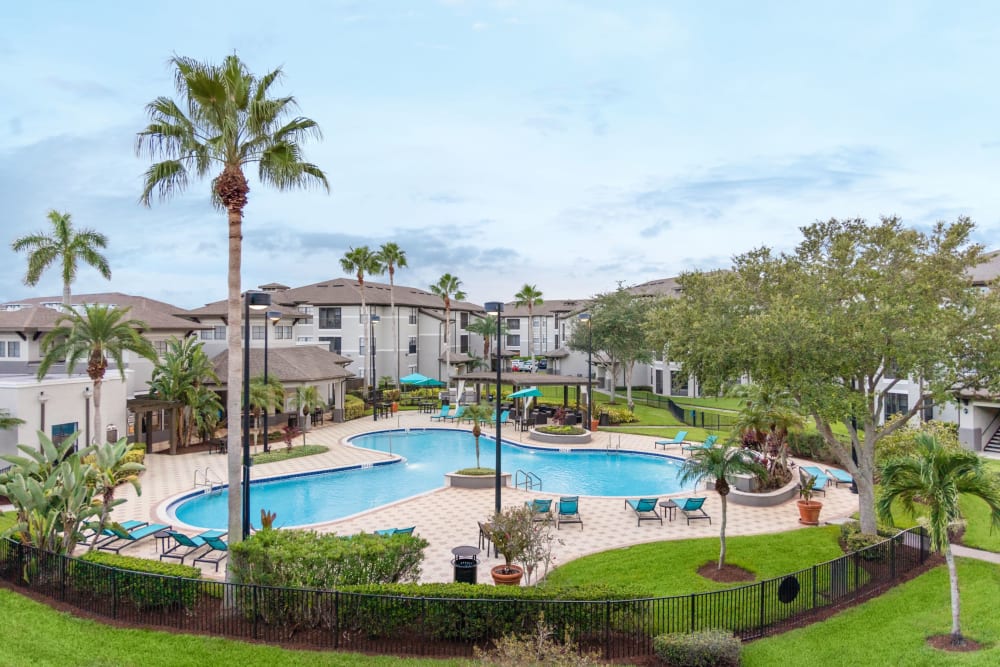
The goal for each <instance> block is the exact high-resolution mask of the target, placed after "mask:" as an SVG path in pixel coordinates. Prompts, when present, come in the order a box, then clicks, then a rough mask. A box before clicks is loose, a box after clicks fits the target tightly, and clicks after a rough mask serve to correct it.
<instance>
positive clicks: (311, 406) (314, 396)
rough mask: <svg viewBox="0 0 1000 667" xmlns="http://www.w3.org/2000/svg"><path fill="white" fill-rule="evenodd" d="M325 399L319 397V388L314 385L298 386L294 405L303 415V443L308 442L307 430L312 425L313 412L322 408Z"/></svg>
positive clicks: (293, 401)
mask: <svg viewBox="0 0 1000 667" xmlns="http://www.w3.org/2000/svg"><path fill="white" fill-rule="evenodd" d="M323 405H324V403H323V399H321V398H320V397H319V389H317V388H316V387H314V386H313V385H308V386H305V387H298V388H297V389H296V390H295V395H294V396H292V407H294V408H295V411H296V412H298V413H300V414H301V415H302V426H303V428H302V444H303V445H304V444H306V431H308V430H309V429H310V427H311V426H312V413H313V412H315V411H316V410H318V409H320V408H322V407H323Z"/></svg>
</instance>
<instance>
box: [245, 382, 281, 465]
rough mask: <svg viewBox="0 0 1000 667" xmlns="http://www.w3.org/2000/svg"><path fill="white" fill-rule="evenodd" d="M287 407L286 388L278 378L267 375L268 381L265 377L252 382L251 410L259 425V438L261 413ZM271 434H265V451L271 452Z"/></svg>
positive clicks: (261, 425) (261, 426)
mask: <svg viewBox="0 0 1000 667" xmlns="http://www.w3.org/2000/svg"><path fill="white" fill-rule="evenodd" d="M284 407H285V387H284V385H282V384H281V380H279V379H278V378H277V377H276V376H274V375H271V374H270V373H268V374H267V379H266V380H265V379H264V376H263V375H258V376H257V377H255V378H253V379H251V380H250V409H251V411H253V416H254V422H256V423H257V434H258V436H259V434H260V432H261V429H262V428H263V424H262V423H261V421H260V416H261V413H263V412H264V411H265V410H267V411H268V412H270V411H271V410H275V409H277V408H284ZM269 435H270V434H268V433H265V434H264V451H265V452H267V451H270V450H271V444H270V438H269V437H268V436H269Z"/></svg>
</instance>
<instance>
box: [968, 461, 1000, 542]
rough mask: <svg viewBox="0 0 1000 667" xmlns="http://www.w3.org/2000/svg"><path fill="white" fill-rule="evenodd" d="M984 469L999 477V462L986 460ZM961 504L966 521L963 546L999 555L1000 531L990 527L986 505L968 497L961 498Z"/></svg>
mask: <svg viewBox="0 0 1000 667" xmlns="http://www.w3.org/2000/svg"><path fill="white" fill-rule="evenodd" d="M986 467H987V468H988V469H990V470H992V471H993V472H994V473H995V474H997V475H1000V461H993V460H987V461H986ZM961 503H962V514H963V515H964V516H965V519H966V521H967V525H966V528H965V537H964V538H963V539H962V542H963V543H964V544H965V546H967V547H972V548H974V549H985V550H986V551H994V552H997V553H1000V529H997V528H992V527H991V525H990V517H989V508H988V507H987V505H986V503H984V502H983V501H982V500H979V499H978V498H972V497H969V496H966V497H963V498H962V500H961Z"/></svg>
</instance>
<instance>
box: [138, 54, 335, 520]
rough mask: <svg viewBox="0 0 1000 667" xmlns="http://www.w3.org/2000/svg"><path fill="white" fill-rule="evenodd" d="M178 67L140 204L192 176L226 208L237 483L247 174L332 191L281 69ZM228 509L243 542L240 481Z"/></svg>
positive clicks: (142, 143)
mask: <svg viewBox="0 0 1000 667" xmlns="http://www.w3.org/2000/svg"><path fill="white" fill-rule="evenodd" d="M170 63H171V65H173V67H174V70H175V72H174V82H175V85H176V88H177V94H178V96H179V100H180V101H179V103H178V102H176V101H174V100H172V99H170V98H169V97H158V98H156V99H155V100H153V101H152V102H150V103H149V104H148V105H147V106H146V111H147V114H148V115H149V119H150V124H149V125H148V126H147V127H146V128H145V129H144V130H142V131H141V132H139V133H138V137H137V140H136V150H137V152H139V153H143V152H145V153H148V154H149V156H150V157H151V158H152V159H154V160H156V159H162V161H161V162H156V163H154V164H153V165H152V166H151V167H150V168H149V169H148V170H147V171H146V174H145V179H144V181H145V182H144V185H143V191H142V194H141V195H140V197H139V200H140V202H141V203H143V204H144V205H146V206H149V205H150V204H151V202H152V200H153V196H154V194H156V195H158V196H159V198H161V199H165V198H168V197H170V196H172V195H175V194H178V193H180V192H182V191H183V190H185V189H186V187H187V185H188V183H189V181H190V180H191V177H193V176H197V177H199V178H204V177H207V176H211V178H212V180H211V184H212V200H213V203H214V204H215V205H216V206H217V207H219V208H221V209H224V210H225V211H226V222H227V225H228V228H229V252H228V270H227V290H226V321H227V322H228V323H229V327H228V331H227V335H226V350H227V358H228V373H227V376H226V386H227V387H229V391H228V392H227V397H228V398H227V402H226V413H227V415H228V417H227V418H228V433H229V435H228V438H229V445H230V446H229V459H228V461H227V472H228V476H229V479H230V480H237V479H239V478H240V473H241V458H240V446H239V445H240V432H241V428H240V393H241V392H239V391H236V390H235V389H236V388H237V387H239V386H240V385H241V381H242V378H243V359H242V355H241V354H240V324H241V323H242V319H241V318H242V308H241V305H242V291H241V289H240V265H241V259H242V239H243V230H242V226H243V209H244V208H245V207H246V205H247V194H248V193H249V191H250V186H249V184H248V183H247V179H246V177H245V175H244V171H243V170H244V168H246V167H249V166H251V165H254V166H255V167H256V169H257V174H258V178H259V180H260V182H261V183H263V184H265V185H270V186H274V187H276V188H277V189H279V190H291V189H296V188H304V187H308V186H312V185H318V186H321V187H323V188H325V189H326V190H327V191H329V189H330V187H329V184H328V183H327V180H326V175H325V174H324V173H323V172H322V170H320V168H319V167H317V166H316V165H315V164H312V163H309V162H306V161H304V160H303V159H302V154H303V151H302V145H303V143H304V142H305V140H306V139H307V138H309V137H314V138H319V137H321V136H322V134H321V132H320V129H319V126H318V125H317V124H316V122H315V121H313V120H311V119H309V118H305V117H303V116H297V115H296V116H294V117H292V118H290V119H289V116H290V115H291V114H292V113H294V111H295V110H296V106H297V104H296V101H295V98H294V97H292V96H290V95H283V96H281V97H274V96H272V91H271V86H272V85H273V84H274V83H275V82H276V81H278V80H279V79H280V78H281V75H282V72H281V69H280V68H279V69H276V70H273V71H271V72H268V73H266V74H265V75H264V76H261V77H257V76H255V75H254V74H252V73H251V72H250V70H249V69H248V68H247V66H246V65H245V64H244V63H243V61H242V60H240V58H239V57H238V56H235V55H231V56H227V57H226V58H225V60H223V62H222V64H221V65H215V64H211V63H202V62H198V61H196V60H194V59H192V58H184V57H181V56H175V57H174V58H172V59H171V60H170ZM228 503H229V504H228V512H229V522H228V523H229V535H230V539H231V540H239V539H240V535H241V534H242V532H241V525H242V522H241V511H242V506H243V505H242V493H241V492H240V488H239V486H238V485H233V486H232V487H230V493H229V501H228Z"/></svg>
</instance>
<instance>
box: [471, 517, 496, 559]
mask: <svg viewBox="0 0 1000 667" xmlns="http://www.w3.org/2000/svg"><path fill="white" fill-rule="evenodd" d="M476 523H478V524H479V548H480V549H483V550H484V551H486V557H487V558H489V556H490V549H491V548H492V549H493V555H494V556H496V555H497V550H496V547H495V546H493V538H492V536H491V535H490V524H488V523H483V522H482V521H477V522H476Z"/></svg>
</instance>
